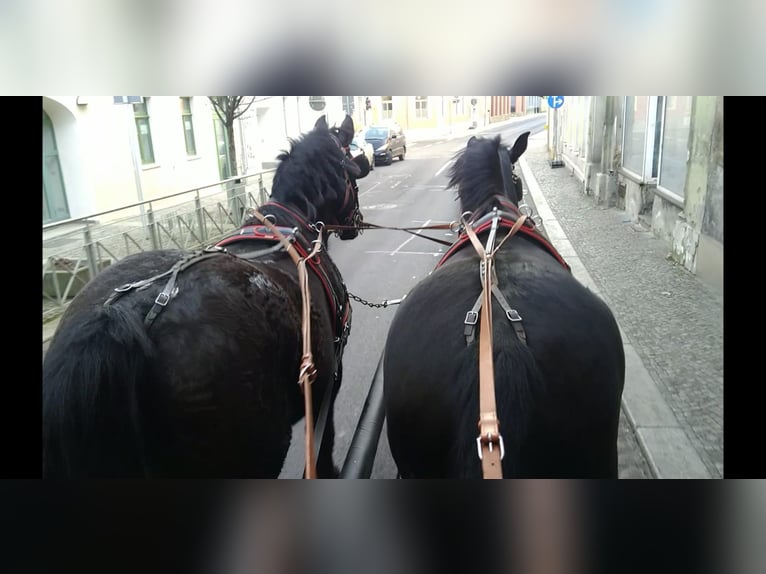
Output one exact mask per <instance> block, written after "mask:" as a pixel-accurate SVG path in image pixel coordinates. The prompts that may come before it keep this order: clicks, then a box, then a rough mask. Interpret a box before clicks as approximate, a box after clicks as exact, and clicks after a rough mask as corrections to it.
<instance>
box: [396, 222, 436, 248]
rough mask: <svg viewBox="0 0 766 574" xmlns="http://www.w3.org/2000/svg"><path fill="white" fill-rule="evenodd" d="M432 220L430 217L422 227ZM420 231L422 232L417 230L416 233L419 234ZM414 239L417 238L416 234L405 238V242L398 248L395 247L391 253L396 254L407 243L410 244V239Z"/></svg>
mask: <svg viewBox="0 0 766 574" xmlns="http://www.w3.org/2000/svg"><path fill="white" fill-rule="evenodd" d="M430 222H431V220H430V219H429V220H427V221H426V222H425V224H424V225H421V227H425V226H426V225H428V224H429V223H430ZM419 233H420V231H417V232H416V234H419ZM413 239H415V235H413V236H412V237H410V238H409V239H405V240H404V242H403V243H402V244H401V245H400V246H399V247H397V248H396V249H394V250H393V251H392V252H391V255H396V254H397V253H399V250H400V249H401V248H402V247H404V246H405V245H407V244H408V243H409V242H410V241H412V240H413Z"/></svg>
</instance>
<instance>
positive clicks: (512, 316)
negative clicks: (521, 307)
mask: <svg viewBox="0 0 766 574" xmlns="http://www.w3.org/2000/svg"><path fill="white" fill-rule="evenodd" d="M505 316H506V317H508V320H509V321H514V322H515V321H521V315H519V312H518V311H517V310H516V309H508V310H507V311H506V312H505Z"/></svg>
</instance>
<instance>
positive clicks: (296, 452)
mask: <svg viewBox="0 0 766 574" xmlns="http://www.w3.org/2000/svg"><path fill="white" fill-rule="evenodd" d="M544 124H545V118H543V117H539V116H538V117H533V118H521V119H520V120H519V121H517V122H513V123H511V124H507V125H503V126H499V127H496V128H494V129H489V130H485V131H483V132H482V133H481V134H477V135H481V136H494V135H496V134H500V135H502V137H503V141H504V142H505V143H506V144H507V145H512V144H513V142H514V141H515V139H516V137H518V135H520V134H521V133H523V132H524V131H527V130H529V131H531V132H532V134H533V135H534V134H535V133H539V132H541V131H542V130H543V129H544ZM469 137H470V136H461V137H455V138H454V139H445V138H442V139H439V140H434V141H422V142H411V143H409V145H408V149H407V155H406V158H405V160H404V161H399V160H395V161H394V162H393V164H392V165H390V166H383V165H381V166H377V167H376V168H375V170H374V171H372V172H371V173H370V175H368V176H367V177H366V178H364V179H363V180H361V181H360V182H359V189H360V196H359V201H360V206H361V209H362V212H363V214H364V217H365V220H366V221H369V222H371V223H376V224H379V225H387V226H399V227H410V226H428V225H432V224H435V223H444V222H449V221H453V220H455V219H457V218H458V216H459V204H458V203H457V201H456V193H455V190H453V189H450V190H446V189H445V187H446V185H447V182H448V179H449V167H450V165H451V162H452V158H453V156H454V155H455V153H456V152H458V151H459V150H461V149H463V147H464V146H465V144H466V142H467V140H468V138H469ZM517 172H519V170H517ZM524 188H525V192H526V190H527V185H525V186H524ZM525 199H526V202H527V204H528V205H529V206H530V207H531V208H532V209H533V212H536V208H535V205H534V202H533V201H532V198H531V197H530V196H529V194H526V196H525ZM423 234H424V235H430V236H432V237H437V238H440V239H446V240H449V241H451V240H454V238H455V237H454V235H453V234H451V233H450V232H445V231H426V232H424V233H423ZM445 250H446V247H445V246H442V245H440V244H438V243H434V242H431V241H428V240H426V239H420V238H418V237H415V236H413V235H411V234H407V233H405V232H402V231H393V230H369V231H365V232H364V234H363V235H361V236H360V237H358V238H357V239H355V240H354V241H349V242H342V241H339V240H338V239H336V238H333V239H331V241H330V245H329V251H330V254H331V256H332V258H333V260H334V261H335V262H336V264H337V265H338V267H339V268H340V270H341V273H342V274H343V277H344V280H345V282H346V286H347V287H348V289H349V291H350V292H351V293H353V294H354V295H357V296H358V297H361V298H363V299H365V300H367V301H369V302H371V303H381V302H382V301H384V300H387V299H398V298H400V297H402V296H404V295H405V294H406V293H407V292H408V291H409V290H410V289H411V288H412V287H414V286H415V285H416V284H417V282H418V281H420V280H421V279H423V278H424V277H426V276H427V275H428V274H429V273H430V272H431V271H432V270H433V268H434V266H435V265H436V263H437V261H438V258H439V257H440V255H441V254H442V253H443V252H444V251H445ZM352 306H353V322H352V328H351V336H350V339H349V343H348V346H347V347H346V351H345V354H344V358H343V372H344V375H343V384H342V387H341V390H340V392H339V394H338V399H337V402H336V405H335V426H336V439H335V449H334V459H335V462H336V465H338V466H339V467H340V466H342V465H343V461H344V458H345V455H346V453H347V451H348V448H349V445H350V443H351V440H352V437H353V433H354V430H355V428H356V424H357V422H358V418H359V415H360V413H361V409H362V406H363V405H364V402H365V399H366V397H367V392H368V390H369V386H370V382H371V380H372V376H373V374H374V372H375V368H376V366H377V363H378V360H379V359H380V356H381V353H382V352H383V348H384V345H385V340H386V335H387V332H388V328H389V325H390V324H391V321H392V319H393V316H394V313H396V310H397V307H396V306H392V307H388V308H370V307H368V306H364V305H362V304H361V303H358V302H356V301H352ZM303 432H304V428H303V421H301V422H299V423H297V424H296V425H295V426H294V428H293V442H292V444H291V448H290V451H289V453H288V457H287V460H286V462H285V465H284V467H283V470H282V474H281V476H282V477H285V478H299V477H300V476H301V474H302V471H303V453H302V449H303V442H304V438H303ZM619 456H620V477H621V478H650V477H651V475H650V473H649V467H648V465H647V463H646V461H645V460H644V456H643V454H642V452H641V450H640V448H639V446H638V443H637V442H636V439H635V437H634V436H633V433H632V431H631V430H630V427H629V425H628V424H627V421H626V420H625V417H624V415H623V416H622V417H621V425H620V438H619ZM395 477H396V467H395V465H394V462H393V459H392V458H391V454H390V451H389V449H388V442H387V438H386V427H385V424H384V426H383V431H382V433H381V440H380V442H379V446H378V453H377V457H376V460H375V465H374V467H373V471H372V478H395Z"/></svg>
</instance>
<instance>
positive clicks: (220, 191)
mask: <svg viewBox="0 0 766 574" xmlns="http://www.w3.org/2000/svg"><path fill="white" fill-rule="evenodd" d="M275 171H276V170H273V169H272V170H265V171H261V172H257V173H254V174H248V175H243V176H237V177H233V178H230V179H227V180H224V181H219V182H216V183H214V184H211V185H207V186H203V187H197V188H194V189H190V190H188V191H182V192H179V193H174V194H170V195H166V196H163V197H159V198H156V199H150V200H147V201H143V202H141V203H135V204H132V205H128V206H125V207H121V208H118V209H111V210H108V211H103V212H101V213H96V214H93V215H90V216H87V217H81V218H77V219H68V220H66V221H59V222H56V223H50V224H48V225H43V323H45V322H47V321H50V320H52V319H54V318H56V317H58V316H59V315H60V314H61V313H63V311H64V309H65V308H66V305H67V304H68V303H69V302H70V301H71V299H72V298H73V297H74V296H75V295H77V293H79V292H80V290H82V288H83V287H84V286H85V285H86V284H87V282H88V281H90V280H91V279H92V278H93V277H95V276H96V275H97V274H98V273H99V272H101V271H103V270H104V269H105V268H106V267H108V266H109V265H111V264H113V263H115V262H117V261H119V260H120V259H123V258H124V257H127V256H128V255H132V254H135V253H140V252H142V251H151V250H156V249H184V250H187V249H190V250H193V249H199V248H201V247H204V246H206V245H210V244H211V243H215V242H216V241H217V240H218V239H220V238H222V237H223V236H224V235H226V234H227V233H228V232H230V231H231V230H233V229H236V228H237V227H239V226H240V225H242V222H243V221H244V215H245V212H246V210H247V209H248V208H250V207H258V206H260V205H262V204H263V203H265V202H266V201H268V198H269V196H270V194H271V185H272V182H273V179H274V172H275Z"/></svg>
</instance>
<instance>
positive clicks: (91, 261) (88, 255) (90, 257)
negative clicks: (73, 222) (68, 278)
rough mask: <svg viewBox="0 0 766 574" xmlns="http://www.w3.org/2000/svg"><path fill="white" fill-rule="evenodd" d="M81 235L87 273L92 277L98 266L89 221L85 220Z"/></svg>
mask: <svg viewBox="0 0 766 574" xmlns="http://www.w3.org/2000/svg"><path fill="white" fill-rule="evenodd" d="M83 235H84V236H85V260H86V261H87V262H88V273H90V278H91V279H93V278H94V277H95V276H96V274H97V273H98V267H97V265H96V248H95V246H94V245H93V237H92V236H91V233H90V222H85V229H84V230H83ZM54 279H55V276H54Z"/></svg>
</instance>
